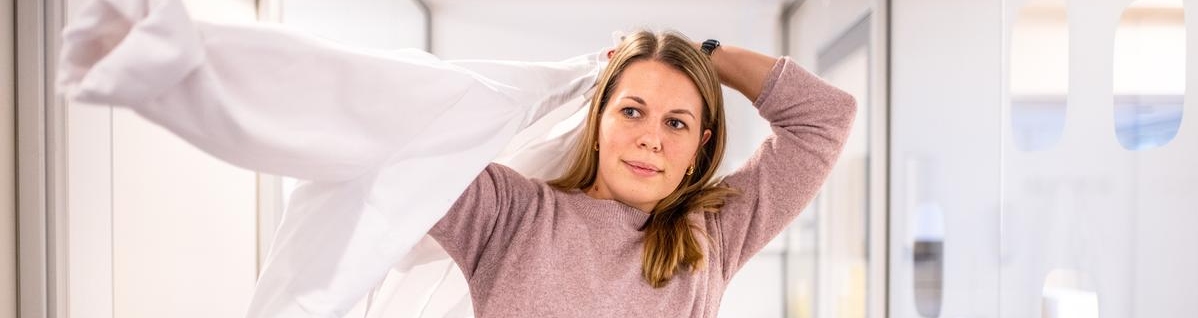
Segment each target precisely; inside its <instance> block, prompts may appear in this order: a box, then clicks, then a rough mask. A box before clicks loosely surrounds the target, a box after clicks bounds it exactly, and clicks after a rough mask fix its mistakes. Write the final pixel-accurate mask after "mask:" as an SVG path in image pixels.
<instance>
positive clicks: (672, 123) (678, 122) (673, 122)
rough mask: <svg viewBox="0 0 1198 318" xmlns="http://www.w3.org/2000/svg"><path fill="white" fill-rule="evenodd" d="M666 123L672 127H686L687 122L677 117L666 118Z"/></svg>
mask: <svg viewBox="0 0 1198 318" xmlns="http://www.w3.org/2000/svg"><path fill="white" fill-rule="evenodd" d="M666 125H669V126H670V128H674V129H684V128H686V123H684V122H682V121H681V120H677V119H670V120H666Z"/></svg>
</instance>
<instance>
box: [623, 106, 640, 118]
mask: <svg viewBox="0 0 1198 318" xmlns="http://www.w3.org/2000/svg"><path fill="white" fill-rule="evenodd" d="M620 112H621V113H623V114H624V116H625V117H628V118H637V117H641V111H639V110H636V108H632V107H625V108H624V109H621V110H620Z"/></svg>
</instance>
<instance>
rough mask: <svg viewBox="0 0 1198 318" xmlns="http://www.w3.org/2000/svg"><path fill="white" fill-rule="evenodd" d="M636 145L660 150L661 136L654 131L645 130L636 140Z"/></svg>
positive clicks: (651, 149)
mask: <svg viewBox="0 0 1198 318" xmlns="http://www.w3.org/2000/svg"><path fill="white" fill-rule="evenodd" d="M636 142H637V146H640V147H641V148H644V149H648V150H650V151H653V152H658V151H661V137H660V136H658V133H657V132H656V131H646V132H644V133H642V134H641V137H640V138H637V140H636Z"/></svg>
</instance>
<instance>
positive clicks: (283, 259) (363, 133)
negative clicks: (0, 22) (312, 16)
mask: <svg viewBox="0 0 1198 318" xmlns="http://www.w3.org/2000/svg"><path fill="white" fill-rule="evenodd" d="M597 51H598V50H597ZM605 58H606V56H604V55H601V54H591V55H587V56H582V57H578V58H574V59H569V60H566V61H562V62H554V63H524V62H501V61H443V60H440V59H438V58H436V57H435V56H432V55H430V54H428V53H425V52H422V51H419V50H401V51H394V52H375V51H365V50H360V49H350V48H345V47H341V46H338V45H336V44H333V43H329V42H326V41H323V40H320V39H316V38H312V37H308V36H304V35H300V34H296V33H293V32H290V31H288V30H285V29H281V28H277V27H272V26H269V25H264V24H256V25H222V24H214V23H205V22H199V21H192V20H191V19H190V18H189V17H188V14H187V12H186V10H185V9H184V7H183V5H182V3H180V2H179V1H178V0H98V1H93V2H91V3H88V4H86V5H85V6H84V7H83V8H81V9H80V10H79V11H78V13H77V15H76V16H74V17H72V19H71V20H70V23H69V24H68V25H67V27H66V30H65V31H64V33H63V42H62V57H61V61H60V63H59V85H60V88H61V91H62V92H64V94H65V95H66V97H67V98H68V99H69V100H72V101H76V102H81V103H85V104H98V105H114V106H121V107H129V108H131V109H133V110H134V111H136V112H137V113H138V114H140V115H141V116H143V117H145V118H147V119H148V120H150V121H153V122H155V123H157V124H159V125H162V126H163V127H165V128H167V129H168V130H170V131H171V132H173V133H175V134H177V135H179V136H180V137H182V138H183V139H185V140H187V141H188V142H190V143H191V144H193V145H195V146H196V147H199V148H200V149H203V150H204V151H206V152H208V153H210V154H212V155H213V156H215V157H218V158H220V159H222V160H225V161H228V162H230V163H232V164H235V165H237V166H240V167H244V168H248V169H252V170H257V171H261V172H265V173H270V174H276V175H283V176H290V177H295V178H299V179H303V180H306V181H305V182H303V184H302V185H301V186H299V187H298V189H297V190H296V191H295V192H294V193H293V194H292V197H291V200H290V202H289V203H288V208H287V211H286V212H285V214H284V217H283V220H282V223H281V224H280V226H279V228H278V230H277V236H276V237H275V238H274V241H273V243H272V247H271V250H270V252H269V254H268V257H267V261H266V264H265V266H264V268H263V270H262V272H261V273H260V276H259V280H258V284H257V286H256V289H255V292H254V299H253V300H252V302H251V308H250V310H249V313H248V316H251V317H298V316H319V317H340V316H343V315H344V314H345V313H346V312H347V311H348V310H349V309H350V307H352V306H353V305H354V304H355V303H357V302H358V301H359V300H360V299H362V298H363V297H364V296H365V295H367V293H369V292H370V291H371V290H372V289H374V290H375V294H378V295H393V294H395V293H394V292H391V293H388V291H387V290H386V289H385V288H384V289H376V288H378V287H379V286H381V285H380V284H381V282H382V281H383V278H384V276H385V275H387V273H388V272H389V271H392V270H393V269H394V270H395V272H396V273H402V272H403V271H405V270H408V269H410V268H411V267H412V266H415V265H418V264H423V263H427V262H430V261H434V260H437V259H442V258H444V257H445V254H444V253H443V252H441V253H438V251H437V247H436V246H435V244H434V245H432V248H431V249H429V248H425V249H421V250H420V251H423V252H420V253H410V252H411V251H412V248H413V246H415V245H416V244H417V242H419V241H420V240H421V238H422V237H424V235H425V233H426V232H427V231H428V230H429V229H430V228H431V227H432V225H433V224H434V223H436V221H437V220H439V219H440V218H441V216H443V214H444V213H445V211H446V210H447V209H448V208H449V207H450V206H451V205H452V204H453V202H454V201H455V200H456V199H457V197H458V196H459V195H460V193H461V192H462V191H463V190H464V189H465V188H466V187H467V185H469V184H470V182H471V181H472V180H473V179H474V178H475V176H476V175H478V173H479V172H481V171H482V169H483V168H484V167H485V166H486V165H487V163H489V162H492V161H494V160H497V159H498V160H501V161H503V162H505V163H508V164H509V165H511V166H513V167H514V168H516V169H517V170H522V171H523V172H525V173H526V175H529V176H531V177H547V176H553V175H554V174H556V173H557V172H558V171H560V167H561V166H562V163H561V162H560V160H562V158H563V157H564V154H565V152H566V151H567V150H568V149H569V148H570V146H571V145H572V144H573V140H574V138H575V136H576V135H577V132H578V129H579V128H578V126H579V122H581V121H580V120H579V116H578V115H577V114H581V113H585V105H586V103H585V100H586V98H585V96H586V95H587V94H588V92H589V90H590V88H591V87H592V86H593V84H594V81H595V77H596V75H597V73H598V71H599V70H601V69H602V67H603V65H604V63H605ZM572 114H574V115H573V118H574V119H573V120H569V121H563V120H564V119H565V118H566V117H568V116H571V115H572ZM505 149H507V150H506V151H505ZM501 157H502V158H501ZM405 256H407V257H406V258H405ZM454 270H456V269H454ZM400 281H401V283H400V285H402V281H403V280H402V279H400ZM391 285H394V284H391ZM388 288H391V289H394V288H398V287H396V286H390V287H388ZM392 291H393V290H392ZM378 295H376V296H378ZM384 298H385V297H384ZM380 299H381V298H380ZM466 305H468V304H466ZM376 307H378V306H376ZM456 308H458V309H457V310H456V312H458V314H461V311H462V309H461V306H458V307H456ZM466 308H468V306H467V307H466ZM451 312H453V311H452V310H451ZM466 314H469V313H466Z"/></svg>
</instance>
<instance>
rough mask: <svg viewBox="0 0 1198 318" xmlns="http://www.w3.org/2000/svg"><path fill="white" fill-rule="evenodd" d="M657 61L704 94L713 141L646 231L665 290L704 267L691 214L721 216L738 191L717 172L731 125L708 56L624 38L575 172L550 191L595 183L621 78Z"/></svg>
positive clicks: (601, 84)
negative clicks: (602, 130)
mask: <svg viewBox="0 0 1198 318" xmlns="http://www.w3.org/2000/svg"><path fill="white" fill-rule="evenodd" d="M642 60H651V61H657V62H661V63H664V64H666V65H669V66H672V67H674V68H675V69H677V70H679V71H681V72H682V73H685V74H686V75H687V76H688V77H690V79H691V81H693V82H694V83H695V86H696V87H698V89H699V94H700V95H702V96H701V97H702V98H703V104H704V105H703V114H702V119H701V121H702V127H701V129H700V131H703V130H705V129H710V130H711V138H710V139H709V140H708V142H707V143H705V144H703V145H702V147H700V148H699V150H698V152H697V153H696V160H695V168H694V169H695V170H694V173H693V174H691V175H687V176H685V177H683V179H682V182H681V183H679V184H678V187H677V188H675V189H674V192H672V193H670V194H669V195H667V196H666V197H665V198H663V199H662V200H661V201H660V202H658V203H657V205H656V206H655V207H653V211H651V212H650V217H649V220H648V221H647V222H645V225H644V226H642V228H641V229H642V231H644V232H645V248H644V259H643V262H642V275H643V276H644V278H645V280H646V281H647V282H648V283H649V284H650V285H652V286H653V287H654V288H659V287H662V286H665V285H666V283H668V282H669V281H670V279H671V278H673V276H674V273H675V272H676V271H678V269H680V268H683V267H686V268H689V269H690V270H691V271H692V272H693V271H695V270H698V269H700V268H701V267H702V265H703V262H704V255H703V254H704V253H703V248H702V246H701V245H699V240H698V239H696V238H695V233H694V232H692V228H693V229H697V230H698V231H699V233H702V235H704V236H706V233H703V232H702V228H701V227H698V226H695V225H693V224H690V221H688V220H687V215H689V214H690V213H716V212H719V209H720V208H721V207H722V206H723V205H724V199H725V198H726V197H728V196H729V195H731V194H734V193H735V190H733V189H731V188H728V187H724V186H718V185H717V183H718V181H719V180H715V173H716V169H717V168H719V165H720V160H721V159H722V158H723V157H724V145H725V135H726V134H725V125H724V100H723V94H722V91H721V90H720V80H719V77H718V76H717V75H716V71H715V68H714V67H713V66H712V65H711V61H710V60H709V59H708V57H707V56H706V55H704V54H703V53H702V52H700V51H699V50H698V49H697V48H695V47H694V46H693V44H691V41H690V40H689V39H687V38H686V36H683V35H681V34H679V33H676V32H669V31H667V32H662V33H653V32H650V31H644V30H642V31H637V32H635V33H632V34H629V35H627V36H625V37H624V40H623V42H622V43H621V44H620V46H619V47H617V48H616V50H615V53H614V54H613V55H612V57H611V61H610V62H609V64H608V66H607V69H605V70H604V71H603V74H601V75H600V77H599V79H598V81H597V83H596V84H595V85H596V91H595V95H594V97H593V98H592V99H591V109H590V114H589V116H588V117H587V120H586V127H585V130H584V132H583V135H582V138H580V139H579V141H578V144H576V145H575V147H574V155H573V157H574V162H573V163H572V164H571V165H570V167H569V169H567V170H566V172H565V173H563V174H562V176H561V177H558V178H557V179H555V180H552V181H549V185H551V186H553V187H555V188H557V189H561V190H570V189H584V190H585V189H586V188H589V187H591V186H592V185H593V184H594V183H595V176H596V174H597V173H598V169H599V164H598V163H599V162H598V161H599V153H598V152H596V151H593V149H592V145H595V144H597V142H598V141H599V120H600V118H601V117H602V114H603V110H604V109H605V108H606V106H607V102H608V99H609V98H610V97H611V94H612V91H613V90H614V88H615V86H616V83H617V82H618V81H619V80H620V75H621V74H622V73H623V72H624V70H625V69H626V68H627V67H628V65H630V64H632V63H633V62H636V61H642Z"/></svg>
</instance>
